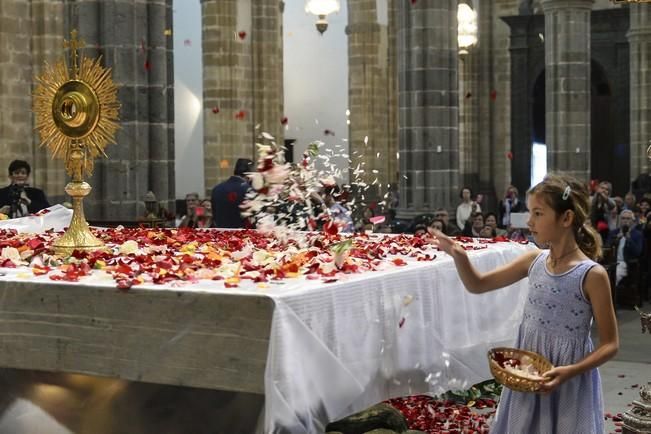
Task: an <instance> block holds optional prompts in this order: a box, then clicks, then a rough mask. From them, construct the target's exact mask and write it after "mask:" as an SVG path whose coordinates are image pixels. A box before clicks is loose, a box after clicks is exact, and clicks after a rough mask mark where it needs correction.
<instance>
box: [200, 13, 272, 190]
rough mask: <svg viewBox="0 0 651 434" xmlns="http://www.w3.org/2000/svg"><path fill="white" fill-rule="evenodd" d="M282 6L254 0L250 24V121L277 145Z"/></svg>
mask: <svg viewBox="0 0 651 434" xmlns="http://www.w3.org/2000/svg"><path fill="white" fill-rule="evenodd" d="M283 7H284V6H283V2H281V1H278V0H258V1H254V2H253V4H252V15H253V19H252V22H253V26H252V27H251V38H252V43H251V55H252V56H253V70H252V73H253V100H252V102H253V107H252V115H253V124H254V125H260V131H257V132H256V133H257V134H259V133H260V132H262V131H264V132H267V133H269V134H271V135H272V136H274V137H275V138H276V143H279V144H281V145H282V144H283V143H284V141H283V137H284V126H283V124H282V123H281V121H282V118H283V116H284V115H283V110H284V104H283V100H284V94H283V85H284V83H283V16H282V11H283ZM256 136H257V135H256ZM255 138H257V137H253V138H252V140H254V139H255ZM210 187H212V186H210Z"/></svg>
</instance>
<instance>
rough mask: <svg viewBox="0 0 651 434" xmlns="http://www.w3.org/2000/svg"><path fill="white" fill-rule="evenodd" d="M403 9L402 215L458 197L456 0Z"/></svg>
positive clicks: (408, 4)
mask: <svg viewBox="0 0 651 434" xmlns="http://www.w3.org/2000/svg"><path fill="white" fill-rule="evenodd" d="M398 11H399V22H398V83H399V84H398V97H399V103H398V107H399V127H398V135H399V149H400V151H399V154H400V161H399V166H400V207H399V209H398V216H399V217H404V218H409V217H413V216H415V215H417V214H421V213H424V212H432V211H433V210H435V209H436V208H438V207H442V206H444V207H447V208H450V209H452V208H453V207H454V206H455V205H456V203H457V201H458V189H459V137H458V115H459V113H458V107H459V100H458V77H457V65H458V53H457V1H456V0H423V1H418V2H416V3H412V2H407V1H403V2H400V3H399V4H398Z"/></svg>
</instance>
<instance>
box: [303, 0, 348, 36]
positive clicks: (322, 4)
mask: <svg viewBox="0 0 651 434" xmlns="http://www.w3.org/2000/svg"><path fill="white" fill-rule="evenodd" d="M340 8H341V5H340V4H339V0H307V1H306V2H305V12H307V13H309V14H312V15H316V16H317V17H319V19H318V20H317V22H316V29H317V30H318V31H319V33H321V34H322V35H323V32H325V31H326V30H327V29H328V21H326V17H327V16H328V15H330V14H331V13H334V12H339V9H340Z"/></svg>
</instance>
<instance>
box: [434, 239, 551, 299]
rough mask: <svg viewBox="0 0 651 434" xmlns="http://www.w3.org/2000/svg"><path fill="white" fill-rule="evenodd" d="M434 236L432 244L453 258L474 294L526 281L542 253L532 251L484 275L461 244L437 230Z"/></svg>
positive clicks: (458, 270) (466, 285)
mask: <svg viewBox="0 0 651 434" xmlns="http://www.w3.org/2000/svg"><path fill="white" fill-rule="evenodd" d="M432 235H433V236H434V241H433V242H432V243H433V244H434V245H435V246H437V247H438V248H439V249H441V250H443V251H444V252H445V253H447V254H448V255H450V256H452V258H453V259H454V265H456V267H457V272H458V273H459V277H461V281H462V282H463V284H464V285H465V287H466V289H467V290H468V291H470V292H472V293H474V294H481V293H483V292H488V291H492V290H494V289H498V288H503V287H505V286H509V285H510V284H512V283H515V282H517V281H518V280H520V279H524V278H525V277H527V274H528V273H529V266H531V263H532V262H533V260H534V259H535V258H536V256H538V254H539V253H540V251H539V250H538V249H534V250H531V251H529V252H526V253H525V254H523V255H522V256H520V257H518V258H516V259H515V260H514V261H513V262H511V263H509V264H506V265H503V266H501V267H498V268H496V269H495V270H492V271H489V272H487V273H483V274H482V273H480V272H478V271H477V270H476V269H475V267H473V266H472V264H471V263H470V260H469V259H468V255H467V254H466V251H465V250H464V249H463V247H461V245H459V243H457V242H456V241H454V240H453V239H452V238H450V237H448V236H447V235H445V234H443V233H441V232H440V231H437V230H433V231H432Z"/></svg>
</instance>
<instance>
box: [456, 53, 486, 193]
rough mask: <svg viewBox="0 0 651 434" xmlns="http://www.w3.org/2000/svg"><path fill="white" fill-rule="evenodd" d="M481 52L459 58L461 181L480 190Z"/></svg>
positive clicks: (476, 190)
mask: <svg viewBox="0 0 651 434" xmlns="http://www.w3.org/2000/svg"><path fill="white" fill-rule="evenodd" d="M478 60H479V51H478V50H474V49H471V50H470V51H469V52H468V53H467V54H463V55H461V56H460V57H459V180H460V182H461V184H462V185H467V186H470V187H474V189H475V192H478V187H479V173H480V172H479V163H480V162H481V160H482V159H481V158H480V155H481V154H480V152H479V144H480V139H481V135H480V134H479V128H478V127H479V120H480V119H479V90H480V89H479V73H478V68H479V62H478Z"/></svg>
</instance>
